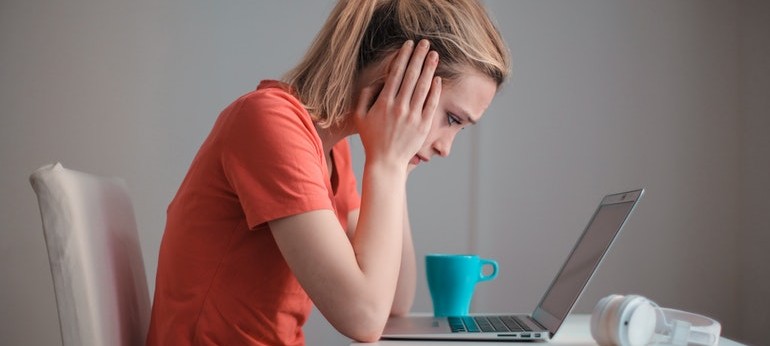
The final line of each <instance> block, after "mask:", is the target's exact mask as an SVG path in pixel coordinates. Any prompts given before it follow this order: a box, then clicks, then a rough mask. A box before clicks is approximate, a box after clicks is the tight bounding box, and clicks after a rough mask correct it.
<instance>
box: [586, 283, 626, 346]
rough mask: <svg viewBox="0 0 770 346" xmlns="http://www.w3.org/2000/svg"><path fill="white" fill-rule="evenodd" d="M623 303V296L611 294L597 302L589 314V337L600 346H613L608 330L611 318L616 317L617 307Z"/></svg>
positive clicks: (609, 330) (610, 332)
mask: <svg viewBox="0 0 770 346" xmlns="http://www.w3.org/2000/svg"><path fill="white" fill-rule="evenodd" d="M622 301H623V296H621V295H617V294H613V295H609V296H606V297H604V298H602V299H601V300H599V302H598V303H597V304H596V307H594V311H593V313H592V314H591V336H593V338H594V340H596V343H598V344H599V345H601V346H609V345H614V343H613V341H612V336H611V334H612V333H613V331H612V330H611V328H610V324H611V322H612V316H615V315H616V312H617V307H618V305H619V303H620V302H622Z"/></svg>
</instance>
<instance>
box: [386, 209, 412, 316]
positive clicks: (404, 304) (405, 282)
mask: <svg viewBox="0 0 770 346" xmlns="http://www.w3.org/2000/svg"><path fill="white" fill-rule="evenodd" d="M408 211H409V208H407V205H406V200H404V235H403V240H402V242H401V244H402V246H401V269H400V270H399V272H398V285H397V286H396V295H395V297H393V306H392V307H391V309H390V314H391V315H394V316H401V315H406V314H407V313H409V310H410V309H411V308H412V303H414V291H415V288H416V286H417V268H416V265H415V255H414V244H413V242H412V227H411V226H410V225H409V212H408Z"/></svg>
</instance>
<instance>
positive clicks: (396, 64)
mask: <svg viewBox="0 0 770 346" xmlns="http://www.w3.org/2000/svg"><path fill="white" fill-rule="evenodd" d="M413 47H414V41H412V40H409V41H406V42H404V45H403V46H401V49H399V51H398V55H397V56H396V59H395V60H394V61H393V64H392V66H391V68H390V71H389V73H388V77H387V78H386V79H385V86H383V88H382V96H383V97H388V98H395V97H396V94H397V93H398V89H399V87H400V86H401V81H402V79H403V77H404V71H405V70H406V64H407V62H408V61H409V57H410V56H411V55H412V50H413Z"/></svg>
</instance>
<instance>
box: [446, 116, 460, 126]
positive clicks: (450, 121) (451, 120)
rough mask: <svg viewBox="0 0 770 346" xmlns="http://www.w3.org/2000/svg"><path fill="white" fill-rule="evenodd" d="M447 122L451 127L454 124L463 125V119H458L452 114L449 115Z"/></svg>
mask: <svg viewBox="0 0 770 346" xmlns="http://www.w3.org/2000/svg"><path fill="white" fill-rule="evenodd" d="M446 120H447V123H448V124H449V126H452V125H454V124H461V123H462V119H460V118H458V117H457V116H456V115H454V114H452V113H447V115H446Z"/></svg>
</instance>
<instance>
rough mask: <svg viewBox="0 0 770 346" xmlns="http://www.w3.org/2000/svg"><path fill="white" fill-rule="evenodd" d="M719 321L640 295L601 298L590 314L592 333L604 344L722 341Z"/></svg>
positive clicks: (707, 343)
mask: <svg viewBox="0 0 770 346" xmlns="http://www.w3.org/2000/svg"><path fill="white" fill-rule="evenodd" d="M721 332H722V326H721V325H720V324H719V322H718V321H716V320H714V319H712V318H709V317H706V316H703V315H698V314H695V313H691V312H686V311H681V310H676V309H668V308H661V307H659V306H658V305H657V304H655V303H654V302H652V301H650V300H649V299H647V298H644V297H642V296H638V295H627V296H622V295H617V294H614V295H610V296H607V297H605V298H603V299H601V300H600V301H599V302H598V303H597V304H596V307H595V308H594V312H593V315H592V316H591V335H592V336H593V337H594V340H596V342H597V343H599V345H602V346H609V345H611V346H617V345H620V346H628V345H648V344H651V343H655V344H658V345H688V344H695V345H702V346H713V345H716V344H717V342H718V341H719V335H720V333H721Z"/></svg>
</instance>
